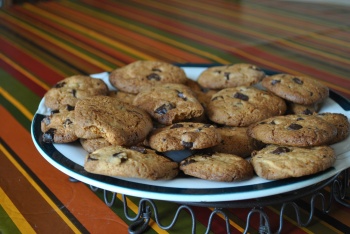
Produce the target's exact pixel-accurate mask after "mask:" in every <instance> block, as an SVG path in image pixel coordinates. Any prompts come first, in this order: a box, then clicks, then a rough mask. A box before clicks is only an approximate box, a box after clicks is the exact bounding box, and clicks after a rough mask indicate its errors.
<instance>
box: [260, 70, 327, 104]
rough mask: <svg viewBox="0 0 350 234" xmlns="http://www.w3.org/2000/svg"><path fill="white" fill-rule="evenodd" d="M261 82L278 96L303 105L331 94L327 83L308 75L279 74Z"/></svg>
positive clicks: (319, 100) (316, 101) (315, 101)
mask: <svg viewBox="0 0 350 234" xmlns="http://www.w3.org/2000/svg"><path fill="white" fill-rule="evenodd" d="M261 84H262V86H263V87H265V88H266V89H267V90H269V91H271V92H273V93H274V94H276V95H277V96H279V97H282V98H284V99H286V100H288V101H291V102H294V103H298V104H302V105H312V104H314V103H319V102H322V101H323V100H325V99H326V98H327V97H328V96H329V89H328V87H327V86H326V85H323V84H322V83H321V82H320V81H318V80H315V79H313V78H310V77H306V76H294V75H290V74H277V75H273V76H269V77H266V78H264V79H263V80H262V82H261Z"/></svg>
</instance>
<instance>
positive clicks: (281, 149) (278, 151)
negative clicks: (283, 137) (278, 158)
mask: <svg viewBox="0 0 350 234" xmlns="http://www.w3.org/2000/svg"><path fill="white" fill-rule="evenodd" d="M290 151H291V150H290V149H289V148H287V147H277V149H275V150H274V151H272V152H271V153H272V154H277V155H280V154H283V153H288V152H290Z"/></svg>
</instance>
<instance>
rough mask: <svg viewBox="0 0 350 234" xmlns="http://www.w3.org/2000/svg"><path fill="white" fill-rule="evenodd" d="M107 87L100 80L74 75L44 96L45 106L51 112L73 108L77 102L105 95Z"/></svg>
mask: <svg viewBox="0 0 350 234" xmlns="http://www.w3.org/2000/svg"><path fill="white" fill-rule="evenodd" d="M107 93H108V87H107V85H106V84H105V83H104V82H103V80H101V79H96V78H92V77H89V76H83V75H76V76H71V77H68V78H65V79H63V80H61V81H60V82H58V83H57V84H56V85H55V86H54V87H52V88H51V89H49V90H48V91H47V93H46V94H45V96H44V98H45V105H46V106H47V107H49V108H51V109H52V110H58V109H61V108H64V107H65V106H67V105H70V106H75V104H76V103H77V101H79V100H80V99H84V98H87V97H92V96H97V95H107Z"/></svg>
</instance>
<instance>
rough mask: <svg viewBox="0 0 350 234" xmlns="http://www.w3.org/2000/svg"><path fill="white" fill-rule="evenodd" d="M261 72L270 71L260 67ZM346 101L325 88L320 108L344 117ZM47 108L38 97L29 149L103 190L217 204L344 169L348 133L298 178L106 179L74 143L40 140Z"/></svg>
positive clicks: (195, 70)
mask: <svg viewBox="0 0 350 234" xmlns="http://www.w3.org/2000/svg"><path fill="white" fill-rule="evenodd" d="M181 67H182V68H183V69H184V70H185V72H186V74H187V76H188V77H189V78H191V79H194V80H196V78H197V77H198V75H199V74H200V73H201V72H202V71H203V70H205V69H206V68H207V67H208V65H192V64H191V65H188V66H187V65H182V66H181ZM266 73H267V74H270V75H271V74H274V73H275V72H271V71H266ZM91 76H92V77H94V78H99V79H102V80H104V81H105V82H106V83H107V85H108V86H109V88H110V89H111V90H113V89H114V88H113V87H112V86H111V85H110V83H109V81H108V73H100V74H95V75H91ZM349 110H350V102H349V101H348V100H347V99H345V98H343V97H342V96H340V95H338V94H336V93H334V92H332V91H331V93H330V98H328V99H327V100H326V102H325V103H324V105H323V107H322V109H321V111H320V112H334V113H342V114H344V115H346V116H348V118H350V112H349ZM48 114H50V110H49V109H48V108H46V107H45V105H44V99H42V100H41V102H40V104H39V107H38V110H37V112H36V114H35V115H34V119H33V121H32V126H31V134H32V139H33V142H34V145H35V147H36V148H37V150H38V151H39V152H40V154H41V155H42V156H43V157H44V158H45V159H46V160H47V161H48V162H49V163H50V164H51V165H53V166H54V167H55V168H57V169H58V170H60V171H62V172H63V173H65V174H67V175H68V176H70V177H73V178H75V179H77V180H79V181H81V182H84V183H86V184H89V185H92V186H95V187H98V188H101V189H105V190H108V191H111V192H116V193H121V194H125V195H131V196H136V197H142V198H150V199H157V200H167V201H178V202H222V201H238V200H246V199H253V198H260V197H266V196H272V195H276V194H281V193H286V192H290V191H293V190H297V189H301V188H305V187H307V186H310V185H313V184H315V183H318V182H321V181H324V180H326V179H328V178H330V177H332V176H334V175H335V174H337V173H339V172H341V171H342V170H344V169H346V168H348V167H350V137H348V138H347V139H346V140H344V141H342V142H340V143H337V144H334V145H332V147H333V148H334V150H335V152H336V155H337V160H336V162H335V164H334V166H333V167H332V168H330V169H328V170H326V171H324V172H322V173H318V174H315V175H311V176H305V177H301V178H291V179H284V180H276V181H270V180H265V179H262V178H259V177H257V176H255V177H253V178H252V179H250V180H247V181H240V182H214V181H207V180H201V179H197V178H193V177H188V176H187V177H181V176H179V177H177V178H175V179H173V180H170V181H164V180H157V181H150V180H142V179H133V178H122V177H108V176H102V175H96V174H91V173H88V172H86V171H85V170H84V168H83V164H84V159H85V156H86V154H87V152H86V151H85V150H84V149H83V148H82V147H81V146H80V144H79V143H77V142H75V143H69V144H48V143H44V142H43V141H42V132H41V127H40V123H41V120H42V119H43V118H44V117H45V115H48ZM172 154H177V157H183V158H185V157H187V156H188V155H189V154H188V152H185V151H178V152H172Z"/></svg>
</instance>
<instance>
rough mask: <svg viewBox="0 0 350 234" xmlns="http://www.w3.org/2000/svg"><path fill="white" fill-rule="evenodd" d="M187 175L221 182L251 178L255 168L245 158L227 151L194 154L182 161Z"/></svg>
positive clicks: (183, 169)
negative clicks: (226, 152)
mask: <svg viewBox="0 0 350 234" xmlns="http://www.w3.org/2000/svg"><path fill="white" fill-rule="evenodd" d="M180 170H181V171H183V172H184V173H185V174H186V175H191V176H194V177H197V178H201V179H205V180H213V181H221V182H232V181H241V180H246V179H250V178H252V177H253V174H254V170H253V167H252V165H251V164H250V163H249V162H248V161H247V160H245V159H243V158H241V157H239V156H237V155H233V154H225V153H209V154H201V153H199V154H194V155H192V156H190V157H188V158H186V159H185V160H183V161H181V162H180Z"/></svg>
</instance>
